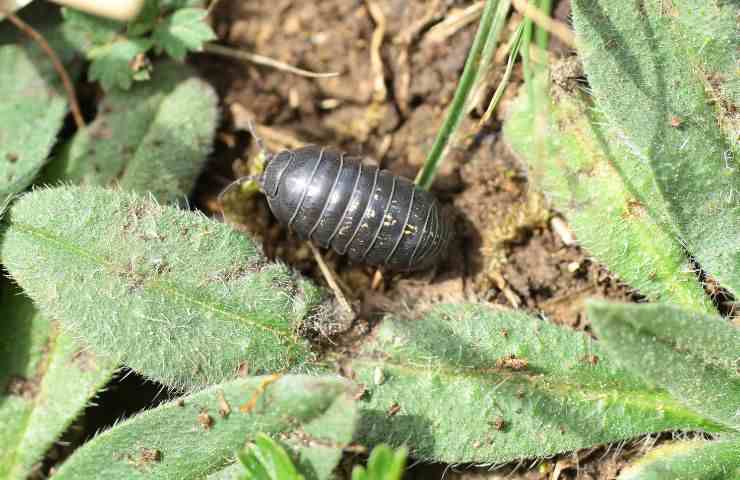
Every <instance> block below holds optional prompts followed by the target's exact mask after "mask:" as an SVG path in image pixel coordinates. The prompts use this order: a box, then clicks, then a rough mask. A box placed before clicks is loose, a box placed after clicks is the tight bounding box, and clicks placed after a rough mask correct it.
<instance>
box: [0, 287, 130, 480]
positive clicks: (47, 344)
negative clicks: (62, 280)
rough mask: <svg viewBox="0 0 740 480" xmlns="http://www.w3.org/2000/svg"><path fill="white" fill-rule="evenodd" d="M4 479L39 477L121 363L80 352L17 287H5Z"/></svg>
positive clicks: (0, 295) (1, 358)
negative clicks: (42, 465) (38, 472)
mask: <svg viewBox="0 0 740 480" xmlns="http://www.w3.org/2000/svg"><path fill="white" fill-rule="evenodd" d="M0 318H2V320H1V321H0V424H1V425H2V426H3V428H1V429H0V445H1V446H0V477H1V478H6V479H18V480H22V479H25V478H28V477H29V476H31V474H32V473H34V472H36V470H37V469H38V467H39V465H40V462H41V461H42V460H43V458H44V456H45V455H46V454H47V452H48V450H49V448H50V447H51V446H52V445H53V444H54V442H55V441H56V440H58V439H59V437H60V436H61V434H62V433H63V432H64V431H65V430H66V429H67V427H68V426H69V425H70V424H71V423H72V421H73V420H74V419H75V418H76V417H77V416H78V415H79V414H80V412H81V411H82V410H83V409H84V408H85V407H86V406H87V403H88V401H89V400H90V398H91V397H92V396H93V395H95V393H96V392H97V391H98V390H99V389H100V388H101V387H102V386H103V385H104V384H105V383H106V382H107V381H108V380H109V379H110V378H111V376H112V375H113V373H114V371H115V370H116V364H115V363H112V362H108V361H105V360H103V359H101V358H99V357H96V356H95V354H93V353H92V352H90V351H89V350H86V349H84V348H82V347H80V346H79V345H78V344H77V343H76V342H75V341H74V340H73V339H72V337H71V336H70V335H68V334H66V333H63V332H61V331H60V330H59V328H58V325H56V324H55V323H54V322H50V321H49V320H48V319H47V318H45V317H44V316H42V315H40V314H39V313H38V312H37V311H36V309H35V308H34V306H33V303H32V302H31V300H30V299H29V298H28V297H26V296H25V295H23V294H22V293H21V291H20V289H18V288H17V287H14V286H11V285H10V284H9V283H8V282H5V281H3V282H2V284H1V285H0Z"/></svg>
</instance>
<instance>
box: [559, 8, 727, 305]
mask: <svg viewBox="0 0 740 480" xmlns="http://www.w3.org/2000/svg"><path fill="white" fill-rule="evenodd" d="M700 3H701V6H699V4H698V3H697V2H690V1H677V2H671V4H670V5H669V4H666V2H664V1H661V0H644V1H642V2H628V3H624V2H613V1H609V0H575V1H574V2H573V20H574V26H575V28H576V32H577V34H578V39H579V46H580V49H579V50H580V56H581V58H582V59H583V63H584V68H585V71H586V74H587V76H588V80H589V84H590V86H591V88H592V90H593V95H594V98H595V103H596V105H597V107H598V108H599V109H600V110H603V112H604V117H605V120H606V122H607V124H608V126H609V128H611V129H613V130H614V131H615V134H616V136H617V137H618V139H619V141H620V142H621V144H622V145H623V148H624V149H627V150H629V153H630V155H629V159H630V161H631V162H633V163H636V164H640V165H641V166H644V167H643V168H644V169H645V170H647V171H648V172H649V173H650V176H651V178H650V181H651V182H654V183H655V185H656V186H657V188H658V190H659V191H660V194H661V196H662V197H663V199H664V201H665V204H666V206H667V212H668V214H669V217H668V221H669V224H668V225H667V228H668V229H670V230H673V231H674V232H675V234H676V235H677V238H680V240H681V242H683V244H684V245H685V246H686V249H687V250H688V251H689V253H690V254H691V255H693V256H694V257H695V258H696V260H697V261H698V263H699V265H701V267H702V268H703V269H704V270H706V271H707V272H709V273H710V274H711V275H712V276H714V277H715V278H716V279H717V280H719V282H720V284H721V285H722V286H724V287H726V288H727V289H729V290H730V291H731V292H733V293H734V294H736V295H737V294H740V194H739V193H738V188H739V186H740V163H738V158H740V157H739V155H740V144H738V141H737V140H738V127H737V121H736V120H734V126H733V120H732V118H734V115H735V114H734V113H733V110H734V109H736V108H737V104H735V105H733V104H732V102H734V101H736V100H737V98H736V94H735V98H732V94H731V93H729V92H732V91H734V90H736V86H737V82H738V81H737V63H736V62H737V58H738V50H737V38H738V35H739V34H740V24H738V23H737V21H736V18H737V15H738V14H740V5H738V4H737V2H720V1H718V0H709V1H706V2H700ZM720 17H722V18H724V20H723V21H720V22H716V21H714V20H716V19H717V18H720ZM707 48H708V50H707V52H708V54H706V55H705V53H704V51H705V50H706V49H707ZM726 74H727V75H730V78H733V79H734V80H732V81H729V83H728V82H727V81H726V79H724V78H723V76H724V75H726ZM733 85H734V86H733ZM720 126H721V127H720ZM645 206H646V207H647V208H651V207H652V205H650V204H646V205H645Z"/></svg>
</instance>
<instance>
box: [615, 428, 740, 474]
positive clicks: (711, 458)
mask: <svg viewBox="0 0 740 480" xmlns="http://www.w3.org/2000/svg"><path fill="white" fill-rule="evenodd" d="M739 452H740V440H738V438H737V437H735V438H730V439H728V440H723V441H715V442H701V441H686V442H678V443H672V444H668V445H664V446H661V447H658V448H656V449H654V450H652V451H651V452H649V453H648V454H647V455H645V456H644V457H642V458H641V459H639V460H638V461H637V462H635V463H633V464H632V465H629V466H628V467H627V468H626V469H625V470H624V471H622V473H621V474H620V475H619V480H737V479H740V453H739Z"/></svg>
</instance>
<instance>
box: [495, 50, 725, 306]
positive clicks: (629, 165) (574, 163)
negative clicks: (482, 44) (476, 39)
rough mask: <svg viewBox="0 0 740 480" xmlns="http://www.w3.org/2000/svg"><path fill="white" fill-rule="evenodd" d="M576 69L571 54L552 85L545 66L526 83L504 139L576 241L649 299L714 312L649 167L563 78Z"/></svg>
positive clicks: (556, 69) (560, 65)
mask: <svg viewBox="0 0 740 480" xmlns="http://www.w3.org/2000/svg"><path fill="white" fill-rule="evenodd" d="M578 70H579V67H578V64H574V63H573V61H572V60H571V61H566V62H561V63H558V64H556V65H554V67H553V72H554V73H553V75H554V76H555V75H557V76H559V77H564V76H565V77H566V78H565V79H563V78H559V79H558V80H557V81H555V82H553V84H552V85H548V84H547V82H546V79H547V78H548V76H547V75H546V74H542V75H538V76H535V77H534V79H533V80H532V82H531V84H530V85H529V88H522V90H521V94H520V96H519V98H518V99H517V100H516V101H515V103H514V104H513V106H512V107H511V109H510V114H509V118H508V119H507V121H506V123H505V124H504V138H505V140H506V142H507V143H509V144H510V145H511V146H512V149H513V150H514V151H515V152H516V153H517V154H518V155H520V156H521V157H522V158H523V159H524V160H526V162H527V164H528V166H529V168H530V176H529V177H530V179H531V180H532V182H533V183H535V184H537V185H538V186H539V187H540V188H542V189H543V190H544V191H545V192H546V194H547V196H548V198H549V199H550V200H551V201H552V203H553V204H554V206H555V207H556V208H557V209H558V210H559V211H561V212H562V213H563V214H565V216H566V217H567V219H568V223H569V225H570V226H571V228H572V229H573V232H574V233H575V235H576V237H577V238H578V241H579V243H580V244H582V245H583V246H584V247H585V248H586V249H587V250H588V251H589V252H590V253H591V254H593V255H594V256H595V257H596V258H597V259H598V260H599V261H601V262H604V263H605V264H606V266H607V267H609V270H610V271H612V272H614V273H616V274H617V275H619V277H620V278H621V279H622V280H623V281H625V282H627V283H628V284H629V285H630V286H631V287H632V288H634V289H636V290H638V291H639V292H640V293H641V294H642V295H645V296H646V297H647V298H649V299H651V300H654V301H663V302H671V303H675V304H677V305H681V306H684V307H686V308H689V309H692V310H697V311H701V312H706V313H714V312H716V310H715V308H714V306H713V304H712V302H711V299H710V298H709V297H708V296H707V295H706V294H705V293H704V289H703V288H702V286H701V285H700V283H699V281H698V278H697V276H696V273H695V272H694V268H693V267H692V265H691V262H690V259H689V258H688V256H687V254H686V252H685V249H684V246H683V245H682V243H681V242H680V241H679V240H678V238H677V237H676V235H675V232H674V230H673V228H672V227H671V226H670V225H669V221H668V220H667V218H668V206H667V205H666V203H665V202H664V201H663V198H662V196H661V194H660V191H659V190H658V188H657V186H656V185H655V182H654V178H653V175H652V173H651V171H650V169H649V167H648V166H647V165H646V164H643V163H639V162H635V161H633V158H632V154H631V153H630V152H629V150H628V149H627V148H626V147H624V145H622V142H621V140H620V139H621V137H620V136H619V135H618V134H617V133H615V132H614V131H605V130H604V119H603V117H602V116H601V115H600V114H598V112H595V111H594V110H593V107H592V106H591V105H590V104H589V101H588V99H587V98H586V97H585V95H584V94H582V93H580V92H579V90H578V87H573V86H570V88H569V86H568V85H566V86H565V87H562V86H561V85H562V84H563V83H567V82H571V83H572V82H573V79H572V78H568V77H567V76H568V75H571V76H577V75H578V73H577V72H578ZM562 72H566V73H565V74H563V73H562ZM568 72H572V73H568ZM548 90H549V93H548Z"/></svg>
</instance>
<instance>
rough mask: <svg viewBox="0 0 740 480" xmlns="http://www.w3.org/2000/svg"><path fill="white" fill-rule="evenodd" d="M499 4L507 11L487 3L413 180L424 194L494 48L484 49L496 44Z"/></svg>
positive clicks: (492, 1) (492, 0) (491, 0)
mask: <svg viewBox="0 0 740 480" xmlns="http://www.w3.org/2000/svg"><path fill="white" fill-rule="evenodd" d="M501 4H503V5H505V6H506V9H505V10H506V11H508V5H509V2H501V3H499V1H498V0H487V1H486V6H485V8H484V9H483V15H482V16H481V19H480V23H479V24H478V32H477V33H476V34H475V39H474V40H473V46H472V47H471V48H470V53H468V58H467V60H466V61H465V68H464V69H463V73H462V76H461V77H460V83H459V84H458V86H457V90H456V91H455V96H454V97H453V99H452V104H451V105H450V108H449V110H448V111H447V117H446V118H445V121H444V123H443V124H442V127H441V128H440V130H439V132H438V133H437V138H436V139H435V140H434V144H433V145H432V150H431V152H429V155H428V156H427V159H426V161H425V162H424V167H422V169H421V171H420V172H419V174H418V175H417V177H416V184H417V185H418V186H419V187H421V188H423V189H425V190H428V189H429V187H431V185H432V182H433V181H434V177H435V175H436V173H437V170H438V169H439V166H440V164H441V163H442V160H443V158H444V157H445V155H444V154H445V151H446V149H447V148H448V144H449V142H450V138H451V137H452V135H453V133H454V132H455V131H456V130H457V128H458V127H459V126H460V122H461V121H462V118H463V116H464V115H465V112H466V108H465V107H466V104H467V102H468V99H469V97H470V94H471V92H472V90H473V87H474V86H475V83H476V80H477V79H478V77H479V73H480V70H481V68H482V67H483V66H484V65H485V64H486V63H487V61H488V58H485V55H483V52H484V50H488V51H489V52H491V53H492V51H493V48H490V47H489V48H488V49H487V48H486V46H487V45H489V42H491V41H495V40H496V38H497V37H498V34H499V32H500V28H494V26H495V25H496V24H497V22H496V20H498V19H500V18H501V15H500V14H499V13H500V9H499V8H497V7H498V6H499V5H501Z"/></svg>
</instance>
